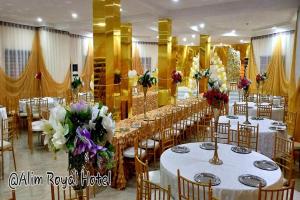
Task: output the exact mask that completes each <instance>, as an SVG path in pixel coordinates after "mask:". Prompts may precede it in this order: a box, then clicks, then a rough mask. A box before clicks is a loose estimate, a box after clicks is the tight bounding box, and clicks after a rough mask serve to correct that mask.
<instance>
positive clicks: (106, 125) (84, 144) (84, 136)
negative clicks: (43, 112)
mask: <svg viewBox="0 0 300 200" xmlns="http://www.w3.org/2000/svg"><path fill="white" fill-rule="evenodd" d="M107 111H108V108H107V107H106V106H104V105H102V104H101V103H97V104H95V105H94V106H91V105H88V104H87V103H86V102H83V101H80V102H78V103H75V104H71V105H70V107H66V108H65V107H62V106H61V105H57V106H56V107H54V108H53V109H52V110H51V112H50V117H49V120H48V121H44V124H43V134H44V135H45V140H44V144H45V145H48V148H49V149H50V151H53V152H55V153H56V152H58V151H61V150H65V151H66V152H67V153H68V155H69V171H70V173H71V174H73V173H76V174H77V175H78V176H79V177H80V175H81V173H82V172H83V171H86V172H87V171H88V170H87V168H88V167H93V168H94V169H97V170H98V171H100V172H101V173H102V172H106V171H107V170H110V169H112V168H113V166H114V147H113V145H112V137H113V134H114V129H115V122H114V120H113V119H112V114H111V113H108V112H107ZM75 177H76V176H75ZM73 187H74V189H75V190H82V189H83V188H84V187H86V185H81V184H79V185H76V186H73Z"/></svg>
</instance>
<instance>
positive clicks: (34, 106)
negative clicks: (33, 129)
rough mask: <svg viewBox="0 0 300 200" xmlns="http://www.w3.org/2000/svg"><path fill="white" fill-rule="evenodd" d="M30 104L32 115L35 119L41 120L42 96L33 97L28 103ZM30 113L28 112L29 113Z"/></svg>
mask: <svg viewBox="0 0 300 200" xmlns="http://www.w3.org/2000/svg"><path fill="white" fill-rule="evenodd" d="M27 105H29V108H30V110H31V115H32V118H33V120H39V119H40V109H41V107H40V98H31V99H30V100H29V102H28V103H27ZM27 115H28V113H27Z"/></svg>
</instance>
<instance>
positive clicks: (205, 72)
mask: <svg viewBox="0 0 300 200" xmlns="http://www.w3.org/2000/svg"><path fill="white" fill-rule="evenodd" d="M210 75H211V73H210V70H209V68H208V69H205V70H203V71H198V70H196V71H195V73H194V75H193V79H195V81H196V88H197V98H198V97H199V81H200V80H201V79H203V78H209V77H210Z"/></svg>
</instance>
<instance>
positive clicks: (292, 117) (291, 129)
mask: <svg viewBox="0 0 300 200" xmlns="http://www.w3.org/2000/svg"><path fill="white" fill-rule="evenodd" d="M296 121H297V113H296V112H287V115H286V116H285V120H284V122H285V123H286V125H287V132H288V134H289V135H294V134H295V131H296Z"/></svg>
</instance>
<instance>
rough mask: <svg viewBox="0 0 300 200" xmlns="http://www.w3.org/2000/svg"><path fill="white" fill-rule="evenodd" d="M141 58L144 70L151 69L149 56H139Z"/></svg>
mask: <svg viewBox="0 0 300 200" xmlns="http://www.w3.org/2000/svg"><path fill="white" fill-rule="evenodd" d="M141 60H142V66H143V67H144V70H145V71H147V70H149V71H151V57H141Z"/></svg>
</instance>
